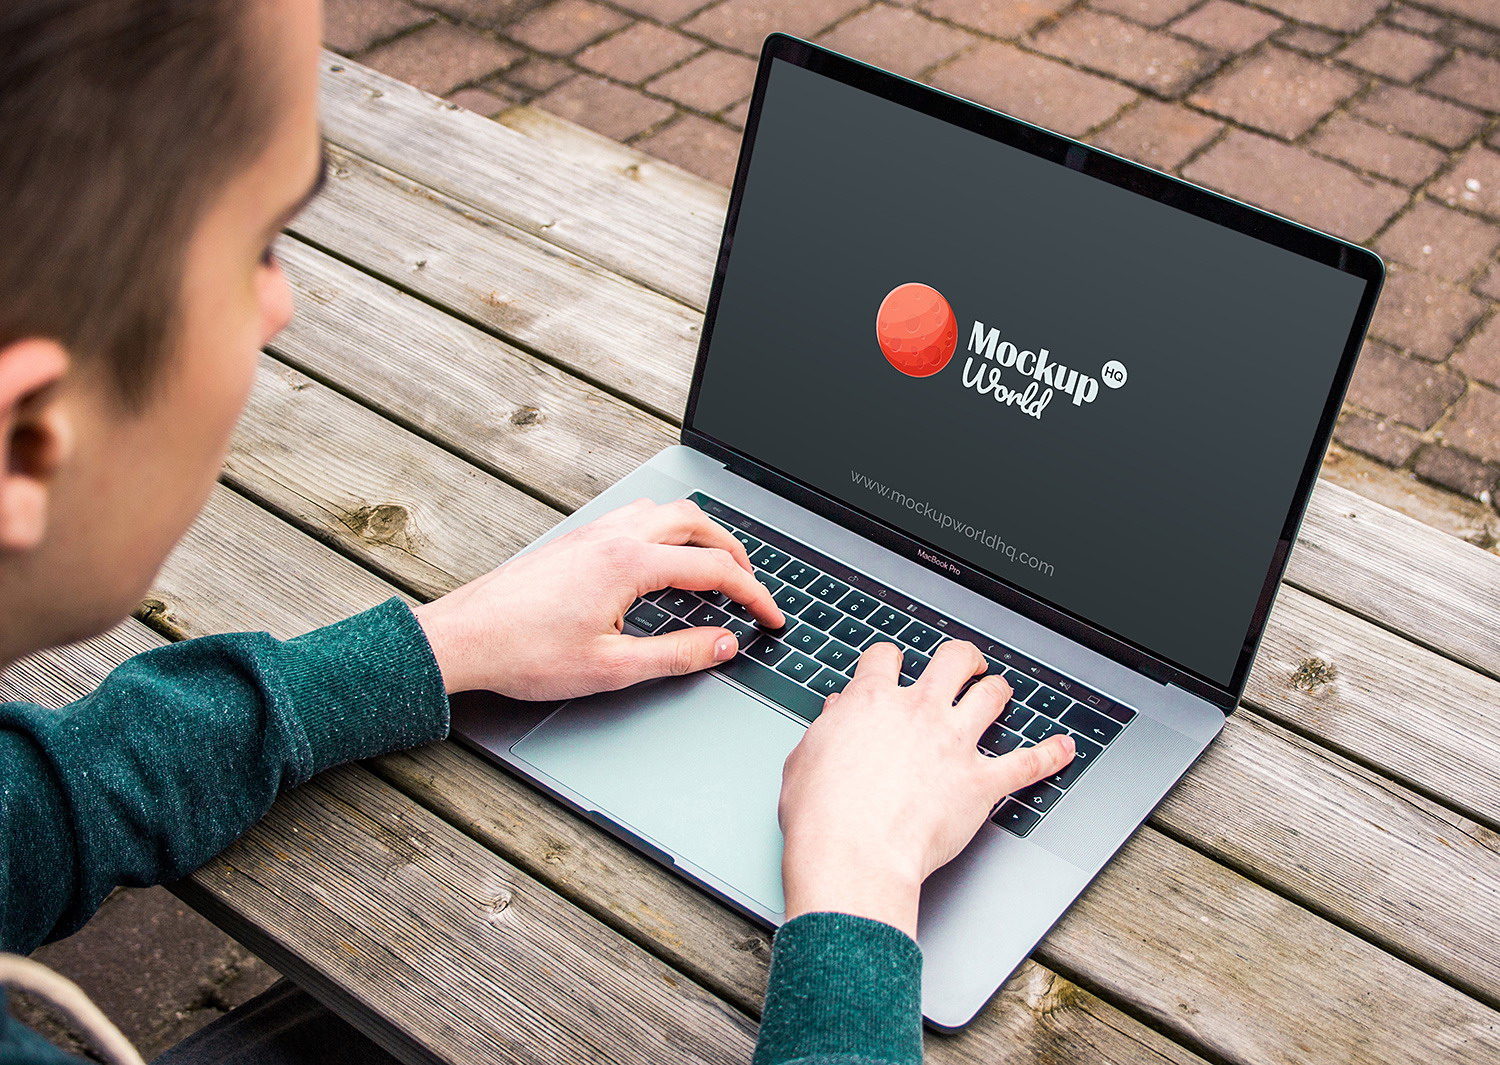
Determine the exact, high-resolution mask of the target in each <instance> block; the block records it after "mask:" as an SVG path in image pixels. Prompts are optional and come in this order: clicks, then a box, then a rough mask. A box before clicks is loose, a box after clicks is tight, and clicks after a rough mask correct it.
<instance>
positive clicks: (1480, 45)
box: [1442, 22, 1500, 55]
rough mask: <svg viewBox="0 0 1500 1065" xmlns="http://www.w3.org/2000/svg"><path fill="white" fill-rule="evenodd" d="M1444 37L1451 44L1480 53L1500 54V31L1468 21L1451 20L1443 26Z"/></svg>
mask: <svg viewBox="0 0 1500 1065" xmlns="http://www.w3.org/2000/svg"><path fill="white" fill-rule="evenodd" d="M1442 38H1443V40H1444V41H1446V42H1447V43H1449V44H1456V45H1458V46H1459V47H1460V48H1467V49H1468V50H1469V51H1471V52H1478V53H1479V54H1480V55H1500V31H1496V30H1488V29H1484V28H1483V27H1480V26H1471V25H1469V24H1468V23H1466V22H1450V23H1448V24H1447V25H1446V26H1444V27H1443V33H1442Z"/></svg>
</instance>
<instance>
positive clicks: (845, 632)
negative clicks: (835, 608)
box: [829, 618, 875, 647]
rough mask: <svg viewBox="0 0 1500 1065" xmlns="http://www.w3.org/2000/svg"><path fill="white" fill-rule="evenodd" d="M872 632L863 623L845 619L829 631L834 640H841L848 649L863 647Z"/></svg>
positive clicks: (872, 630)
mask: <svg viewBox="0 0 1500 1065" xmlns="http://www.w3.org/2000/svg"><path fill="white" fill-rule="evenodd" d="M874 631H875V630H874V629H872V628H870V626H868V625H866V624H865V623H864V622H863V621H855V620H854V619H853V618H845V619H844V620H843V621H841V622H839V623H838V624H837V625H835V626H834V627H833V628H832V629H830V630H829V632H830V634H831V635H832V636H833V638H834V639H835V640H843V641H844V642H845V643H847V644H848V645H849V646H850V647H863V646H864V642H865V641H866V640H868V639H869V638H870V636H871V634H873V633H874Z"/></svg>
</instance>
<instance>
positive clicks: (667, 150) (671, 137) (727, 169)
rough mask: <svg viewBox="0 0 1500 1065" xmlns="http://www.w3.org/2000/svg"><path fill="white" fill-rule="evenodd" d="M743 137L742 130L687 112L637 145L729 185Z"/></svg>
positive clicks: (670, 161)
mask: <svg viewBox="0 0 1500 1065" xmlns="http://www.w3.org/2000/svg"><path fill="white" fill-rule="evenodd" d="M740 140H741V138H740V134H739V133H737V132H735V131H734V130H732V129H730V128H729V127H728V126H725V125H723V124H722V123H719V122H714V121H711V120H709V119H706V118H700V117H699V116H698V115H690V114H685V115H679V116H678V117H677V120H676V121H674V122H672V123H671V124H670V125H666V126H663V127H662V128H661V129H659V130H657V131H656V132H654V133H652V134H651V136H649V137H646V138H643V139H642V140H640V141H637V142H636V144H635V147H637V148H639V149H640V150H641V151H643V152H648V153H650V154H651V155H654V156H656V157H657V158H658V159H665V160H666V161H667V162H669V163H675V164H677V165H678V166H680V167H682V168H683V169H684V170H691V171H692V172H693V173H695V174H697V175H699V176H700V177H705V178H707V179H708V180H709V181H714V182H717V183H718V184H720V185H728V184H729V183H730V182H731V181H733V180H734V164H735V161H736V160H737V159H738V158H739V151H740Z"/></svg>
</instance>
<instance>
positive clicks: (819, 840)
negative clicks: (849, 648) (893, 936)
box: [780, 640, 1074, 938]
mask: <svg viewBox="0 0 1500 1065" xmlns="http://www.w3.org/2000/svg"><path fill="white" fill-rule="evenodd" d="M986 664H987V663H986V662H985V659H984V656H983V655H981V654H980V653H979V650H978V648H976V647H975V646H974V645H973V644H971V643H966V642H963V641H959V640H951V641H949V642H947V643H945V644H943V645H942V646H941V647H939V648H938V650H937V653H936V654H934V655H933V656H932V661H931V662H930V663H928V665H927V668H926V669H925V670H924V671H923V673H922V675H921V677H920V678H918V679H917V681H916V683H914V684H911V685H909V686H906V687H902V686H900V683H899V678H900V672H901V651H900V648H898V647H897V646H896V645H895V644H891V643H877V644H873V645H872V646H870V647H869V648H868V649H867V650H866V651H865V653H864V654H863V655H862V656H861V657H860V660H859V665H858V666H857V667H856V669H855V672H854V679H853V680H852V681H850V683H849V685H848V687H846V688H845V689H844V690H843V692H842V693H841V694H839V695H836V696H833V697H831V698H830V699H829V700H828V702H827V703H826V704H825V706H824V710H823V712H822V714H820V715H819V716H818V718H817V720H815V721H814V722H813V723H812V724H811V725H810V726H809V727H808V730H807V733H806V735H804V736H803V738H802V741H801V742H800V743H798V744H797V747H796V748H795V749H794V750H793V751H792V753H791V755H789V756H788V758H787V760H786V768H785V772H784V774H783V777H782V786H781V807H780V816H781V827H782V835H783V836H784V837H785V840H786V846H785V850H784V852H783V860H782V875H783V880H784V882H785V888H786V901H787V911H786V917H787V919H788V920H790V919H791V918H793V917H795V916H797V915H798V914H801V913H809V912H812V911H815V910H833V911H837V912H841V913H852V914H855V915H857V916H860V917H869V918H872V919H874V920H877V921H884V922H885V923H887V924H891V925H894V926H895V927H897V928H899V929H901V930H902V931H904V932H906V933H907V934H908V935H910V936H912V937H913V938H915V936H916V934H917V898H918V895H919V893H920V889H921V886H922V881H924V880H925V879H926V878H927V876H928V875H929V874H930V873H932V871H933V870H935V869H937V868H939V867H940V866H942V865H945V864H946V863H947V862H948V861H950V860H951V859H952V858H953V857H954V856H955V855H957V854H958V852H959V851H961V850H962V849H963V848H964V846H965V845H966V844H967V843H968V842H969V840H971V839H972V838H973V837H974V833H975V832H977V831H978V830H979V826H980V825H982V824H983V823H984V821H985V818H986V817H987V816H988V815H989V812H990V810H991V809H993V808H994V805H995V803H997V802H999V801H1000V800H1001V799H1002V798H1004V797H1005V796H1006V795H1009V794H1010V793H1011V792H1013V791H1015V790H1016V789H1018V788H1022V787H1025V786H1026V785H1028V784H1031V783H1034V782H1036V781H1038V780H1041V779H1042V778H1044V777H1048V776H1051V775H1052V774H1053V773H1056V772H1057V771H1058V770H1059V769H1061V768H1062V767H1063V766H1065V765H1067V764H1068V762H1070V761H1071V760H1072V758H1073V750H1074V748H1073V741H1072V739H1071V738H1070V737H1067V736H1054V737H1052V738H1051V739H1048V740H1046V741H1044V742H1042V743H1039V744H1037V745H1036V746H1033V747H1025V748H1022V749H1020V750H1016V751H1012V752H1010V753H1009V754H1006V755H1002V756H1001V757H999V758H992V757H989V756H988V755H984V754H981V753H980V752H979V750H978V747H977V744H978V742H979V737H980V735H981V734H982V733H983V732H984V730H985V729H986V728H988V727H989V726H990V724H991V723H992V722H993V721H994V720H995V719H996V718H997V717H999V716H1000V712H1001V711H1002V710H1003V709H1004V708H1005V704H1006V703H1007V702H1009V701H1010V697H1011V688H1010V685H1009V684H1007V683H1006V682H1005V680H1004V678H1002V677H1000V676H998V675H993V674H992V675H990V676H986V677H983V678H981V679H980V680H978V681H976V682H975V683H974V685H973V686H972V687H970V688H969V690H968V691H967V692H965V693H964V696H963V698H962V699H958V693H959V691H960V689H962V688H963V686H964V685H965V684H966V683H967V682H968V681H969V680H970V679H971V678H973V677H974V676H976V675H977V674H980V673H983V672H984V670H985V667H986ZM955 699H958V702H957V704H956V705H955V703H954V700H955Z"/></svg>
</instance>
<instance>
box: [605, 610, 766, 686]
mask: <svg viewBox="0 0 1500 1065" xmlns="http://www.w3.org/2000/svg"><path fill="white" fill-rule="evenodd" d="M615 639H618V640H621V641H624V643H623V649H624V654H623V655H622V656H621V657H622V658H623V659H624V662H623V664H622V665H621V666H620V667H619V668H620V671H621V673H622V674H623V675H622V676H620V677H619V678H618V683H619V685H620V686H621V687H624V686H625V685H627V684H636V683H639V682H640V681H643V680H654V679H656V678H657V677H675V676H681V675H682V674H684V673H696V672H697V671H698V670H700V669H707V668H708V667H709V666H712V665H717V664H718V663H720V662H727V661H728V660H729V659H731V658H733V657H734V654H735V652H736V651H738V650H739V643H738V641H736V640H735V638H734V634H733V633H731V632H730V631H729V630H728V629H721V628H719V627H718V626H715V625H699V626H697V627H695V628H688V629H678V630H677V631H676V632H669V633H666V634H664V635H662V636H624V635H621V636H617V637H615Z"/></svg>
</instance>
